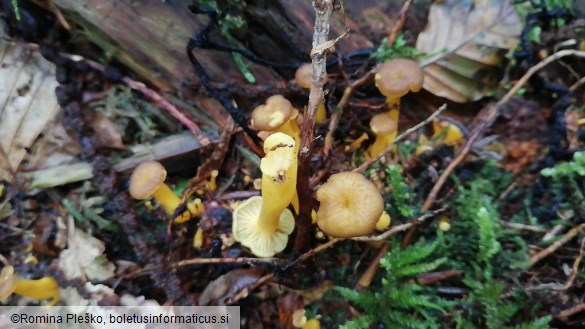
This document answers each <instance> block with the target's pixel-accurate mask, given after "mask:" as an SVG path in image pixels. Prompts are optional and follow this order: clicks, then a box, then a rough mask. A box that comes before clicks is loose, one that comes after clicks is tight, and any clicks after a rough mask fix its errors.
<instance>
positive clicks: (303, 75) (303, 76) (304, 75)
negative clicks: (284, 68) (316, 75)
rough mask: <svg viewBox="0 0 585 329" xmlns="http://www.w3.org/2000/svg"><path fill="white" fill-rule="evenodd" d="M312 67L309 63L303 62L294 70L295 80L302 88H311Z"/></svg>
mask: <svg viewBox="0 0 585 329" xmlns="http://www.w3.org/2000/svg"><path fill="white" fill-rule="evenodd" d="M312 72H313V70H312V67H311V64H303V65H301V66H300V67H299V68H298V69H297V71H296V72H295V82H296V83H297V84H298V85H299V86H300V87H301V88H304V89H310V88H311V81H312V80H311V79H312V77H311V75H312Z"/></svg>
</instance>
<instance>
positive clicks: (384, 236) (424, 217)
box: [352, 207, 447, 241]
mask: <svg viewBox="0 0 585 329" xmlns="http://www.w3.org/2000/svg"><path fill="white" fill-rule="evenodd" d="M445 210H447V208H446V207H442V208H439V209H437V210H434V211H431V212H429V213H426V214H423V215H421V216H419V217H417V218H415V219H413V220H411V221H409V222H408V223H405V224H402V225H396V226H393V227H392V228H390V229H389V230H388V231H386V232H384V233H381V234H378V235H374V236H360V237H357V238H352V240H354V241H383V240H386V239H388V238H389V237H391V236H393V235H396V234H398V233H399V232H402V231H406V230H408V229H409V228H411V227H415V226H417V225H420V224H422V223H424V222H425V221H427V220H428V219H430V218H433V217H436V216H437V215H438V214H440V213H442V212H444V211H445Z"/></svg>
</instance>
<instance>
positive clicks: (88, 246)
mask: <svg viewBox="0 0 585 329" xmlns="http://www.w3.org/2000/svg"><path fill="white" fill-rule="evenodd" d="M70 222H71V221H70ZM69 227H70V229H71V230H72V232H69V237H68V239H67V249H65V250H63V251H62V252H61V254H60V255H59V267H60V268H61V270H62V271H63V274H64V275H65V278H66V279H67V280H73V279H77V278H81V279H83V280H85V279H86V278H87V279H89V280H95V281H104V280H107V279H109V278H111V277H113V276H114V270H115V268H116V266H115V265H114V264H112V263H110V262H108V261H107V260H106V259H105V256H103V253H104V251H105V250H106V247H105V245H104V243H103V242H102V241H101V240H98V239H96V238H94V237H93V236H91V235H89V234H87V233H85V232H83V231H82V230H80V229H78V228H73V229H72V228H71V227H72V225H70V226H69Z"/></svg>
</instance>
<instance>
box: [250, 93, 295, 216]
mask: <svg viewBox="0 0 585 329" xmlns="http://www.w3.org/2000/svg"><path fill="white" fill-rule="evenodd" d="M298 116H299V111H298V110H297V109H295V108H294V107H293V106H292V104H291V102H290V101H289V100H288V99H286V98H284V97H283V96H282V95H274V96H270V97H269V98H268V99H267V100H266V103H265V104H262V105H260V106H258V107H256V108H255V109H254V111H252V122H251V123H252V127H254V129H256V130H258V131H260V133H259V134H258V135H259V136H260V137H262V138H263V139H266V138H267V137H268V136H270V135H271V134H274V133H277V132H280V133H284V134H286V135H288V136H290V137H292V138H293V139H294V142H295V143H294V147H293V151H294V152H295V154H298V152H299V147H300V146H301V129H300V127H299V123H298V121H297V119H298ZM292 205H293V208H294V209H295V212H296V213H297V214H298V213H299V197H298V195H297V192H296V189H295V193H294V196H293V199H292Z"/></svg>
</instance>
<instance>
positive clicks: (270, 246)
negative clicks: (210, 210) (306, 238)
mask: <svg viewBox="0 0 585 329" xmlns="http://www.w3.org/2000/svg"><path fill="white" fill-rule="evenodd" d="M264 151H265V153H266V156H265V157H264V158H263V159H262V160H261V162H260V169H261V171H262V197H252V198H250V199H248V200H246V201H244V202H242V203H241V204H240V205H239V206H238V208H236V210H234V213H233V224H232V233H233V235H234V239H235V240H236V241H239V242H240V243H241V244H242V245H243V246H245V247H248V248H250V250H251V251H252V253H253V254H255V255H256V256H258V257H272V256H273V255H274V254H276V253H278V252H280V251H282V250H284V248H285V247H286V244H287V242H288V235H289V234H290V233H292V231H293V230H294V225H295V222H294V216H293V214H292V212H291V211H290V210H288V209H287V207H288V205H289V204H290V203H291V201H292V199H293V196H294V195H295V193H296V184H297V153H296V151H295V140H294V139H293V138H292V137H290V136H288V135H286V134H283V133H279V132H278V133H274V134H272V135H270V136H269V137H268V138H267V139H266V141H265V142H264Z"/></svg>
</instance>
